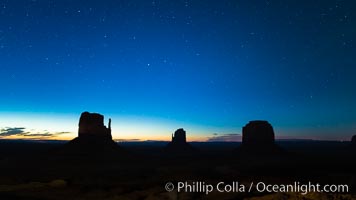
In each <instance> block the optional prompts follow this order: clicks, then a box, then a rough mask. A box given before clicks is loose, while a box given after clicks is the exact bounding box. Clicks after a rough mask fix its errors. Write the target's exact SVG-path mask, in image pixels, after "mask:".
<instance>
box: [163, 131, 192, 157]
mask: <svg viewBox="0 0 356 200" xmlns="http://www.w3.org/2000/svg"><path fill="white" fill-rule="evenodd" d="M166 150H167V151H168V152H171V153H188V152H192V151H195V150H196V149H195V148H194V147H192V146H191V145H190V144H188V143H187V139H186V132H185V130H184V129H183V128H180V129H177V130H176V131H175V132H174V134H172V142H170V143H168V145H167V147H166Z"/></svg>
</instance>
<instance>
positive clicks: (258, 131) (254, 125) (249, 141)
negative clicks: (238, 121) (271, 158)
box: [238, 120, 284, 155]
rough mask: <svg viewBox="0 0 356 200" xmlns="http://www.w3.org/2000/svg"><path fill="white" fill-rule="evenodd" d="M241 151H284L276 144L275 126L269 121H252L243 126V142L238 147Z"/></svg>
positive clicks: (259, 153)
mask: <svg viewBox="0 0 356 200" xmlns="http://www.w3.org/2000/svg"><path fill="white" fill-rule="evenodd" d="M238 149H239V151H240V153H244V154H254V155H267V154H271V155H273V154H280V153H284V150H283V149H281V148H280V147H279V146H278V145H276V144H275V134H274V130H273V127H272V125H271V124H270V123H268V121H265V120H254V121H250V122H249V123H248V124H246V125H245V126H244V127H243V128H242V144H241V146H240V147H239V148H238Z"/></svg>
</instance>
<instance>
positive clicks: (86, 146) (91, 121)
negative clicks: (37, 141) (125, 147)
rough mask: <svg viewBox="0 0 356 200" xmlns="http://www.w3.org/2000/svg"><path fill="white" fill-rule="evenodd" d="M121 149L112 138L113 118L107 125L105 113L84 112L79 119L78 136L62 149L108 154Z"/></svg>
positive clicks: (65, 150)
mask: <svg viewBox="0 0 356 200" xmlns="http://www.w3.org/2000/svg"><path fill="white" fill-rule="evenodd" d="M120 149H121V148H120V147H119V145H117V144H116V142H114V141H113V140H112V136H111V119H109V123H108V127H106V126H105V125H104V116H103V115H101V114H98V113H89V112H83V113H82V114H81V116H80V119H79V129H78V137H76V138H74V139H73V140H71V141H70V142H68V143H67V144H66V145H65V146H64V148H63V149H62V153H65V154H71V155H86V156H92V155H99V156H107V155H112V153H117V152H119V150H120Z"/></svg>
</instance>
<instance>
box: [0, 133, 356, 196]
mask: <svg viewBox="0 0 356 200" xmlns="http://www.w3.org/2000/svg"><path fill="white" fill-rule="evenodd" d="M64 143H65V142H58V141H9V140H0V199H1V200H5V199H26V200H35V199H36V200H37V199H38V200H40V199H58V200H62V199H78V200H79V199H88V200H90V199H118V200H119V199H120V200H121V199H147V200H148V199H277V200H278V199H304V200H308V199H332V200H336V199H356V178H355V177H356V161H355V160H356V159H355V158H356V154H355V153H354V150H352V148H350V146H349V145H350V144H349V143H348V142H316V141H288V142H287V141H285V142H278V143H277V144H278V145H279V146H280V147H282V148H283V149H284V150H285V151H286V152H287V153H285V154H282V155H279V154H278V155H268V154H267V155H263V156H258V155H249V154H241V152H239V150H238V146H239V145H240V144H239V143H191V144H192V146H194V147H195V148H197V149H199V151H197V152H194V153H190V154H187V153H185V154H169V153H167V152H165V151H164V147H165V145H167V143H165V142H162V143H160V142H141V143H140V142H137V143H120V144H119V145H120V146H121V147H122V152H119V153H116V154H105V153H100V149H98V150H97V153H90V154H86V155H85V154H83V155H78V154H73V155H72V154H68V153H67V154H61V153H58V151H57V150H58V149H60V148H61V147H62V146H63V144H64ZM94 152H96V151H94ZM197 181H200V182H202V183H205V184H211V185H216V184H217V183H219V182H225V183H226V184H231V183H232V182H236V181H237V182H239V183H240V184H243V185H247V186H249V185H250V184H251V183H252V182H254V183H257V182H264V183H266V184H291V183H293V182H300V183H308V182H311V183H314V184H317V183H318V184H321V185H325V184H347V185H348V187H349V191H348V192H334V193H326V192H324V193H321V192H310V193H308V194H301V193H300V192H299V193H297V192H284V193H280V192H279V193H268V192H258V191H256V189H254V188H252V190H250V191H247V190H248V188H247V189H246V191H244V192H241V191H240V192H223V193H221V192H218V191H216V190H214V191H212V192H211V193H209V194H206V193H205V192H189V191H188V192H185V191H180V192H178V191H177V189H176V188H175V189H174V190H173V191H172V192H167V191H166V189H165V185H166V183H167V182H172V183H173V184H174V186H175V187H177V184H178V182H187V183H189V184H193V183H194V182H197Z"/></svg>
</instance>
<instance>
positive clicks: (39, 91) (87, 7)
mask: <svg viewBox="0 0 356 200" xmlns="http://www.w3.org/2000/svg"><path fill="white" fill-rule="evenodd" d="M354 10H356V5H355V2H353V1H324V0H320V1H313V2H310V1H288V2H285V1H188V0H187V1H168V0H167V1H105V0H103V1H80V0H77V1H69V0H61V1H60V0H58V1H44V0H37V1H30V0H28V1H21V0H19V1H11V0H8V1H6V0H0V60H1V61H0V66H1V67H0V76H1V78H0V91H1V93H0V128H1V134H0V137H3V138H9V137H10V138H13V137H16V138H19V137H20V138H36V139H41V138H44V139H48V138H55V139H58V138H59V139H60V138H67V139H70V138H72V137H75V135H76V131H77V123H78V119H79V116H80V113H81V112H83V111H90V112H99V113H102V114H104V115H105V116H106V117H107V118H108V117H111V118H112V119H113V135H114V138H117V139H141V140H148V139H154V140H157V139H163V140H166V139H169V138H170V134H171V133H172V132H174V130H175V129H177V128H180V127H184V128H185V129H186V130H187V133H188V139H189V137H190V139H191V140H206V139H209V138H210V139H211V138H213V139H214V138H215V137H219V136H224V135H230V134H240V133H241V127H242V126H243V125H245V124H246V123H247V122H248V121H249V120H254V119H265V120H268V121H270V123H271V124H272V125H273V126H274V127H275V131H276V134H277V135H278V136H280V137H282V138H283V137H286V138H291V137H293V138H316V139H349V138H351V136H352V135H353V134H356V92H355V91H356V90H355V85H356V79H355V75H356V66H355V65H356V60H355V55H356V48H355V40H356V37H355V36H356V26H355V24H356V16H355V15H356V14H355V12H354ZM9 128H10V129H9ZM11 128H25V129H19V130H20V131H18V132H16V131H15V132H14V131H13V129H11ZM9 130H10V131H9ZM21 131H22V132H21ZM62 132H68V133H63V134H62ZM24 133H26V134H24ZM57 133H61V134H57ZM31 134H35V135H33V137H32V136H31ZM41 134H42V137H41ZM51 134H53V135H51ZM24 135H26V136H24ZM234 138H238V136H236V135H234V137H233V138H232V139H234Z"/></svg>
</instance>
